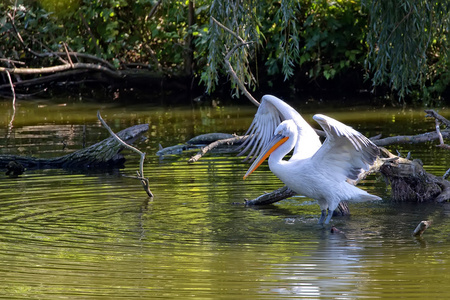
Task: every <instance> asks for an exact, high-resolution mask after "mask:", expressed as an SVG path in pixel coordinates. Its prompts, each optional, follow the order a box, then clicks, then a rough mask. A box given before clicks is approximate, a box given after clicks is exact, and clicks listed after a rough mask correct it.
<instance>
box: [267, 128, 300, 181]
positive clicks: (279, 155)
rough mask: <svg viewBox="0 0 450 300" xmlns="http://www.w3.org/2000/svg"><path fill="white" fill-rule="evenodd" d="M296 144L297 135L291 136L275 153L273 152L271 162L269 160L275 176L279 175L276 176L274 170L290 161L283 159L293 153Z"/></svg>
mask: <svg viewBox="0 0 450 300" xmlns="http://www.w3.org/2000/svg"><path fill="white" fill-rule="evenodd" d="M296 143H297V134H295V135H290V136H289V139H288V140H287V141H286V142H285V143H284V144H282V145H281V146H279V147H278V148H277V149H276V150H275V151H273V152H272V153H271V154H270V156H269V160H268V162H269V168H270V170H271V171H272V172H273V173H274V174H275V175H277V174H276V171H274V169H276V167H277V166H279V165H281V164H284V163H288V161H284V160H283V158H284V157H285V156H286V155H287V154H288V153H289V152H291V150H292V149H293V148H294V146H295V144H296Z"/></svg>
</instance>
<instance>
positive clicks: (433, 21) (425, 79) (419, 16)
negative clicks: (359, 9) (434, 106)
mask: <svg viewBox="0 0 450 300" xmlns="http://www.w3.org/2000/svg"><path fill="white" fill-rule="evenodd" d="M363 4H364V6H365V7H366V8H367V10H368V11H369V15H370V21H369V31H368V32H369V34H368V39H367V40H368V44H369V45H370V51H369V54H368V59H367V66H368V68H369V69H370V70H371V71H373V83H374V85H381V84H384V83H388V84H389V85H390V86H391V87H392V88H393V89H395V90H397V91H398V94H399V96H400V98H403V97H405V95H407V94H409V93H410V92H411V88H412V87H414V86H416V87H417V86H418V87H419V89H422V90H423V94H422V96H425V97H427V96H428V97H429V96H430V95H431V94H434V92H438V93H439V92H442V91H443V89H444V88H445V86H447V85H448V84H449V83H450V81H449V77H450V75H449V71H448V66H449V56H448V52H449V40H448V34H449V25H450V2H449V1H428V0H426V1H418V0H402V1H394V0H363ZM427 86H428V87H427ZM430 93H431V94H430ZM419 94H420V93H419Z"/></svg>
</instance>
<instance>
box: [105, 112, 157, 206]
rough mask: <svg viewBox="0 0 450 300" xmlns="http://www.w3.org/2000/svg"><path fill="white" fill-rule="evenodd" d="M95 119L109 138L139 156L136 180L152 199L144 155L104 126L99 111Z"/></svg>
mask: <svg viewBox="0 0 450 300" xmlns="http://www.w3.org/2000/svg"><path fill="white" fill-rule="evenodd" d="M97 118H98V119H99V120H100V122H101V123H102V124H103V126H105V128H106V129H107V130H108V132H109V133H110V134H111V136H112V137H113V138H114V139H115V140H116V141H117V142H118V143H119V144H121V145H122V146H124V147H125V148H128V149H130V150H131V151H134V152H136V153H137V154H139V155H140V156H141V161H140V164H139V166H140V168H139V171H136V173H137V179H139V180H141V183H142V186H143V187H144V191H145V192H146V193H147V195H148V196H149V197H153V193H152V192H151V191H150V185H149V181H148V179H147V178H145V177H144V160H145V153H144V152H142V151H140V150H139V149H137V148H135V147H133V146H131V145H128V144H127V143H125V142H124V141H122V139H120V138H119V137H118V136H117V135H116V134H115V133H114V132H113V131H112V130H111V128H110V127H109V126H108V124H106V122H105V121H104V120H103V119H102V116H101V115H100V111H97Z"/></svg>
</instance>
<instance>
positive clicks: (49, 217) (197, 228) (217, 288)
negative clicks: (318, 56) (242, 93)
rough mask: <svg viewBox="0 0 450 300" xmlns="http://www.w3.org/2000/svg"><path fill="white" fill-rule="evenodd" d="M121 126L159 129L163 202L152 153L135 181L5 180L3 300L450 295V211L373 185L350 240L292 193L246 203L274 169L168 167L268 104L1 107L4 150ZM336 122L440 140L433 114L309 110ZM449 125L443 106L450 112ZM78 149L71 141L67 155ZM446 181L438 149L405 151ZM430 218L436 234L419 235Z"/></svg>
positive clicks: (120, 176)
mask: <svg viewBox="0 0 450 300" xmlns="http://www.w3.org/2000/svg"><path fill="white" fill-rule="evenodd" d="M98 109H100V111H101V113H102V116H103V118H104V119H105V120H106V121H107V122H108V124H110V126H111V127H112V129H113V130H114V131H116V132H117V131H119V130H121V129H123V128H126V127H128V126H131V125H134V124H141V123H149V124H150V130H149V132H148V134H147V136H148V139H147V140H145V141H142V142H139V143H137V144H136V145H137V146H138V147H139V148H140V149H141V150H142V151H144V152H146V153H147V159H146V163H145V173H146V174H145V175H146V176H147V177H149V179H150V187H151V190H152V192H153V193H154V195H155V197H154V198H152V199H150V198H148V197H147V196H146V194H145V192H144V191H143V190H142V187H141V185H140V183H139V181H137V180H136V179H133V178H130V177H131V176H134V174H135V171H136V170H137V168H138V161H139V157H136V156H135V155H134V154H133V153H131V152H126V154H127V155H126V156H127V163H126V167H125V168H124V169H121V170H115V171H110V172H107V173H101V172H98V171H96V170H92V171H90V172H89V173H88V174H82V173H75V172H69V171H65V170H36V171H28V172H26V173H25V174H24V175H22V176H21V177H19V178H14V179H12V178H9V177H7V176H5V175H2V174H0V205H1V206H0V272H1V278H2V280H1V281H0V298H4V299H324V298H340V299H350V298H351V299H361V298H385V299H389V298H391V299H398V298H416V299H423V298H436V299H445V298H449V297H450V292H449V291H448V289H447V288H446V287H447V283H448V281H449V279H450V222H449V219H448V216H449V215H450V206H449V205H447V204H444V205H437V204H422V205H418V204H399V203H392V202H390V201H389V191H388V190H387V189H386V186H385V184H384V182H383V180H382V179H381V178H379V177H377V176H373V177H370V178H369V179H368V180H366V181H365V182H363V184H362V185H361V188H363V189H365V190H368V191H370V192H371V193H373V194H376V195H379V196H381V197H383V199H384V201H382V202H377V203H371V202H369V203H361V204H352V205H350V209H351V212H352V215H351V216H349V217H336V218H333V220H332V223H333V225H335V226H336V227H338V228H339V229H340V230H342V231H343V232H344V234H331V233H330V232H329V228H322V227H320V226H318V225H316V222H317V219H318V215H319V206H318V204H317V203H316V202H314V201H312V200H311V199H308V198H304V197H294V198H291V199H288V200H285V201H282V202H280V203H278V204H276V205H274V206H271V207H265V208H247V207H245V206H243V205H237V204H233V203H235V202H239V203H242V202H243V201H244V199H245V198H253V197H256V196H258V195H260V194H261V193H262V192H263V191H270V190H273V189H275V188H278V187H280V186H281V183H280V182H279V181H278V179H277V178H276V177H275V176H273V175H272V174H271V173H270V171H269V169H268V167H267V166H263V167H261V168H260V169H258V171H257V172H255V173H254V174H252V176H250V177H249V179H247V180H245V181H243V180H242V176H243V174H245V172H246V170H247V168H248V166H249V165H248V164H247V163H244V162H242V160H241V158H239V157H236V156H235V154H232V153H212V154H208V155H206V156H205V157H203V158H202V159H201V160H200V161H199V162H197V163H195V164H188V163H187V160H188V159H189V157H190V156H191V155H194V154H195V153H196V151H194V150H192V151H190V152H185V153H183V154H181V155H172V156H167V157H164V158H160V157H158V156H156V155H155V153H156V151H157V150H158V147H159V144H160V143H161V144H162V145H163V146H171V145H174V144H178V143H182V142H184V141H186V140H188V139H190V138H192V137H193V136H195V135H199V134H203V133H209V132H226V133H244V132H245V130H246V129H247V127H248V126H249V124H250V122H251V119H252V117H253V114H254V113H255V108H254V107H251V106H248V107H239V106H230V107H189V108H157V107H151V106H148V107H146V106H145V105H141V106H133V107H130V106H123V105H118V104H89V103H72V102H70V101H66V100H64V99H60V100H58V101H52V102H46V101H19V105H18V107H17V111H16V114H15V116H14V122H13V123H12V124H13V127H12V128H10V129H9V128H8V126H9V123H10V121H11V118H12V115H13V112H12V109H11V103H10V101H3V102H0V147H1V148H0V153H1V154H5V153H13V154H22V155H33V156H39V157H50V156H59V155H64V154H66V153H69V152H71V151H74V150H77V149H80V148H81V145H82V141H83V132H85V138H86V144H87V145H91V144H93V143H95V142H97V141H99V140H101V139H103V138H105V137H107V136H108V133H107V132H106V130H104V129H103V128H102V127H101V125H100V123H99V122H98V120H97V119H96V111H97V110H98ZM303 111H304V116H305V118H306V119H307V120H308V121H311V120H312V119H311V117H312V115H313V114H314V113H316V112H320V113H326V114H328V115H330V116H332V117H335V118H337V119H339V120H341V121H343V122H345V123H347V124H349V125H351V126H353V127H354V128H356V129H358V130H360V131H361V132H363V133H364V134H366V135H368V136H372V135H376V134H379V133H383V135H384V136H389V135H396V134H415V133H421V132H425V131H431V130H433V129H434V121H433V120H426V119H425V118H424V114H423V113H422V112H421V111H413V110H400V109H399V110H396V109H386V108H378V109H374V108H363V107H359V108H352V109H348V108H346V109H341V110H340V111H338V110H336V109H330V108H328V109H327V108H325V107H318V108H314V109H311V110H304V109H303ZM442 113H443V115H444V116H447V117H448V114H447V115H446V114H445V111H442ZM64 145H65V146H64ZM390 149H391V151H395V149H399V150H400V151H401V152H402V153H405V154H406V153H408V152H409V151H411V152H412V155H413V157H416V158H420V159H422V160H423V161H424V163H425V166H426V168H427V170H428V171H429V172H432V173H434V174H436V175H442V174H443V173H444V172H445V171H446V169H447V168H448V167H449V166H450V159H449V158H448V152H445V150H442V149H438V148H436V147H434V145H433V143H430V144H426V145H421V146H417V145H405V146H397V147H391V148H390ZM421 220H432V221H433V225H432V227H431V228H430V229H429V230H427V231H426V232H425V234H424V236H423V238H421V239H416V238H413V237H411V232H412V230H413V229H414V228H415V226H416V225H417V224H418V223H419V222H420V221H421Z"/></svg>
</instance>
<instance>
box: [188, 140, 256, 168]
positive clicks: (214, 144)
mask: <svg viewBox="0 0 450 300" xmlns="http://www.w3.org/2000/svg"><path fill="white" fill-rule="evenodd" d="M246 138H247V135H246V136H237V137H233V138H229V139H223V140H217V141H215V142H212V143H211V144H209V145H208V146H206V147H203V148H202V149H201V150H200V151H199V152H198V153H197V154H196V155H194V156H192V157H191V158H190V159H189V160H188V163H194V162H196V161H198V160H199V159H200V158H201V157H202V156H203V155H205V154H206V153H207V152H208V151H211V150H212V149H214V148H216V147H218V146H220V145H223V144H229V145H230V144H231V145H232V144H234V143H240V142H243V141H244V140H245V139H246Z"/></svg>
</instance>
